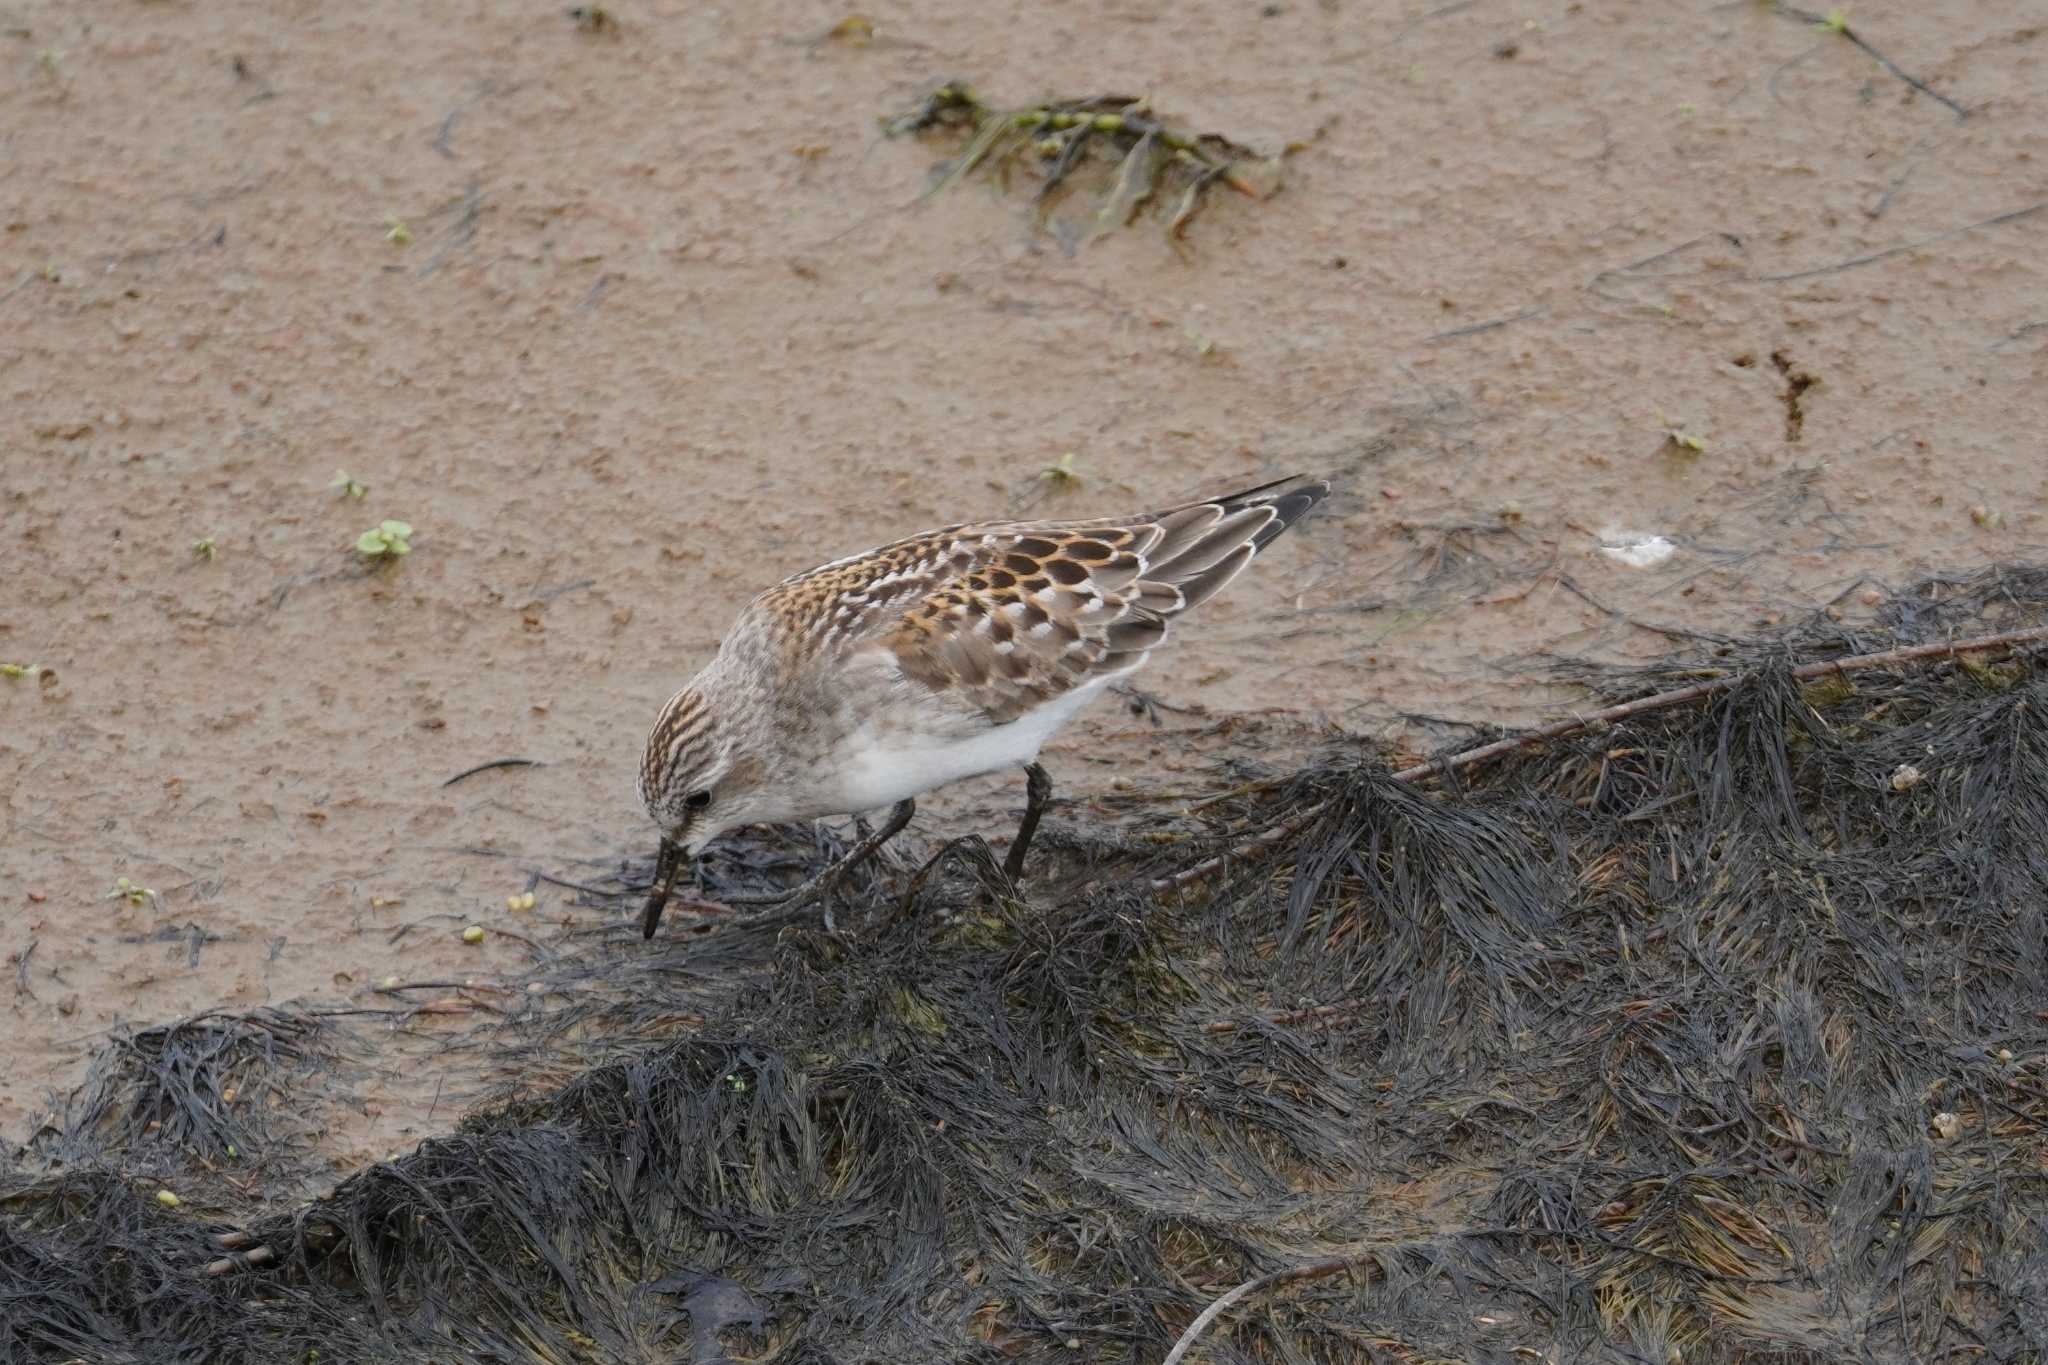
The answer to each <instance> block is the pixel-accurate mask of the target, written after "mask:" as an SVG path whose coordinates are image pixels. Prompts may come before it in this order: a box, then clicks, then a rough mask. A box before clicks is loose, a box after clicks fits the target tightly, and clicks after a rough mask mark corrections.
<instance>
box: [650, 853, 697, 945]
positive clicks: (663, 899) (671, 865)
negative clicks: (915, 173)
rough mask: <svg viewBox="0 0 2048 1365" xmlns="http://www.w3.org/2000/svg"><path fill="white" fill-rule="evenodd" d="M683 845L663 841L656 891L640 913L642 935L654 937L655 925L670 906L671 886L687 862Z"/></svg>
mask: <svg viewBox="0 0 2048 1365" xmlns="http://www.w3.org/2000/svg"><path fill="white" fill-rule="evenodd" d="M687 861H688V859H686V858H685V857H684V856H683V846H682V845H681V844H679V843H676V842H675V841H674V840H672V839H663V840H662V841H661V852H660V853H659V854H657V855H655V859H654V893H653V894H652V895H650V896H648V898H647V909H646V910H644V911H642V912H641V915H640V937H641V938H643V939H648V938H653V937H654V927H655V926H656V925H658V924H660V923H661V912H662V911H663V910H666V909H667V908H668V892H669V888H670V887H672V886H674V885H675V882H676V874H677V873H679V872H681V871H682V870H683V864H684V863H685V862H687Z"/></svg>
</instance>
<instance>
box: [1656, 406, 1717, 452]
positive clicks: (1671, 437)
mask: <svg viewBox="0 0 2048 1365" xmlns="http://www.w3.org/2000/svg"><path fill="white" fill-rule="evenodd" d="M1657 425H1658V426H1660V427H1662V428H1664V442H1665V444H1667V445H1670V446H1675V447H1676V448H1678V449H1679V450H1682V451H1685V452H1687V453H1688V454H1692V455H1697V454H1699V453H1700V452H1701V451H1702V450H1705V449H1706V448H1707V443H1706V441H1705V440H1704V439H1703V438H1701V437H1698V436H1695V435H1693V434H1692V433H1691V432H1689V431H1687V430H1685V428H1683V427H1681V426H1679V425H1678V424H1677V423H1676V422H1673V421H1672V420H1671V419H1670V418H1669V417H1666V416H1665V415H1664V414H1663V413H1661V412H1660V413H1658V414H1657Z"/></svg>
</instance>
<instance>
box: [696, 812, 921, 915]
mask: <svg viewBox="0 0 2048 1365" xmlns="http://www.w3.org/2000/svg"><path fill="white" fill-rule="evenodd" d="M916 813H917V802H915V801H910V800H904V801H898V802H897V803H896V804H895V806H893V807H892V808H891V809H890V811H889V820H888V823H887V824H884V825H883V826H882V827H881V828H880V829H878V830H876V831H875V832H874V833H873V834H870V835H868V837H867V838H865V839H862V840H861V841H860V842H859V843H857V844H855V845H854V846H853V847H852V848H850V849H848V850H847V852H846V856H845V857H843V858H841V859H839V860H838V861H837V862H835V863H833V864H832V865H831V866H830V867H828V868H826V869H825V870H824V871H823V872H820V873H819V874H818V875H817V876H815V877H813V878H811V879H810V880H809V881H807V882H805V883H804V884H803V885H802V886H799V887H798V888H797V889H796V890H794V891H792V892H790V893H789V894H788V895H786V896H744V897H743V896H729V897H727V898H726V903H727V904H728V905H773V906H774V907H775V909H776V912H777V918H780V917H781V916H782V915H785V914H788V913H790V912H792V911H795V910H801V909H802V908H803V907H804V906H806V905H808V904H810V903H811V902H812V901H814V900H816V899H817V898H818V897H819V896H820V895H822V894H824V893H825V892H827V891H830V890H831V889H832V887H833V885H834V883H836V882H837V881H838V880H839V879H840V878H841V877H843V876H845V875H846V873H847V872H848V871H849V870H850V869H852V868H854V867H856V866H858V865H859V864H861V863H863V862H866V861H867V860H868V859H869V858H871V857H873V856H874V854H875V850H876V849H878V848H880V847H881V846H882V845H883V844H886V843H888V842H889V841H890V840H891V839H893V838H895V837H896V836H897V835H898V834H901V833H902V832H903V827H904V826H905V825H907V824H909V823H910V817H911V816H913V815H915V814H916Z"/></svg>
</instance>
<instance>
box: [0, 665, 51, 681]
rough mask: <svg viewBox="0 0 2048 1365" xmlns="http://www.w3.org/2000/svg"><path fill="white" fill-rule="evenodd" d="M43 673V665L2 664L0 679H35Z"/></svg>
mask: <svg viewBox="0 0 2048 1365" xmlns="http://www.w3.org/2000/svg"><path fill="white" fill-rule="evenodd" d="M42 671H43V666H42V665H41V664H0V678H33V677H34V676H35V675H36V674H38V673H40V672H42Z"/></svg>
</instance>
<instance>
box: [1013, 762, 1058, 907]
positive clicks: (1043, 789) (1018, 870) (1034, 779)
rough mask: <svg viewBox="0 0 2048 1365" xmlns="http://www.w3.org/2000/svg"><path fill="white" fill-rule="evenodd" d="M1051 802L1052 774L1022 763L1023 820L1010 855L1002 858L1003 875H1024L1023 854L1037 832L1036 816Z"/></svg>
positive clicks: (1016, 876) (1028, 848) (1036, 766)
mask: <svg viewBox="0 0 2048 1365" xmlns="http://www.w3.org/2000/svg"><path fill="white" fill-rule="evenodd" d="M1051 804H1052V774H1050V773H1048V772H1047V771H1046V770H1045V769H1043V768H1041V767H1039V766H1038V765H1037V764H1036V763H1026V764H1025V765H1024V822H1023V823H1022V824H1020V825H1018V826H1017V837H1016V839H1015V840H1014V841H1013V842H1012V843H1011V844H1010V856H1009V857H1007V858H1005V859H1003V875H1004V876H1005V877H1008V878H1009V879H1010V880H1011V881H1013V882H1014V881H1016V880H1017V878H1019V877H1021V876H1023V875H1024V854H1025V853H1026V852H1027V851H1029V850H1030V848H1031V836H1032V835H1034V834H1036V833H1038V817H1039V816H1041V815H1043V814H1045V808H1046V807H1047V806H1049V805H1051Z"/></svg>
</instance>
